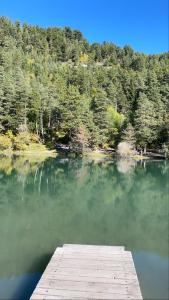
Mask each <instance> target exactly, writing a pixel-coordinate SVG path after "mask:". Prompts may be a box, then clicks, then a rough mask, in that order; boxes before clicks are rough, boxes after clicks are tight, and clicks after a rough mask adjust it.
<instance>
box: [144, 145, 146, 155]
mask: <svg viewBox="0 0 169 300" xmlns="http://www.w3.org/2000/svg"><path fill="white" fill-rule="evenodd" d="M146 153H147V148H146V146H144V154H146Z"/></svg>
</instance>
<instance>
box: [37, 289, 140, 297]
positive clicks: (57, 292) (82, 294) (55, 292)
mask: <svg viewBox="0 0 169 300" xmlns="http://www.w3.org/2000/svg"><path fill="white" fill-rule="evenodd" d="M36 292H37V294H42V295H49V296H57V297H58V296H61V297H64V298H69V299H75V298H84V299H113V300H118V299H119V300H126V299H133V300H136V299H137V300H140V299H142V298H141V295H140V294H139V293H135V292H133V293H132V294H127V293H126V294H121V293H120V291H119V292H118V293H113V294H112V293H108V292H106V294H105V293H99V292H86V291H70V290H56V289H50V288H47V289H46V288H39V287H37V289H36ZM31 299H33V298H31ZM46 299H48V297H47V298H46Z"/></svg>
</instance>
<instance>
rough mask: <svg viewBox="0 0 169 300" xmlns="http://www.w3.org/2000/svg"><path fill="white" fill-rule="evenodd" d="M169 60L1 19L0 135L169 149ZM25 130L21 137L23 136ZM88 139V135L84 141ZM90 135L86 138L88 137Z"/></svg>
mask: <svg viewBox="0 0 169 300" xmlns="http://www.w3.org/2000/svg"><path fill="white" fill-rule="evenodd" d="M168 84H169V54H168V53H163V54H159V55H145V54H143V53H136V52H134V50H133V49H132V48H131V47H130V46H128V45H126V46H125V47H124V48H120V47H117V46H116V45H114V44H113V43H107V42H104V43H103V44H98V43H94V44H92V45H91V44H89V43H88V42H87V40H86V39H85V38H84V37H83V35H82V33H81V32H80V31H78V30H72V29H71V28H69V27H65V28H55V27H53V28H47V29H45V28H40V27H38V26H30V25H28V24H20V22H15V23H12V22H11V21H10V20H9V19H7V18H5V17H1V18H0V134H1V135H3V136H4V135H5V134H6V133H7V132H8V131H12V133H13V134H14V135H17V134H19V133H20V132H21V131H22V132H23V131H26V132H29V133H31V134H32V133H33V134H36V135H37V136H38V137H39V139H40V140H41V141H42V142H44V143H45V144H50V145H53V146H54V145H55V144H56V143H58V142H61V143H65V144H71V143H73V141H75V140H76V137H77V136H78V135H79V134H80V136H81V138H80V140H81V142H82V143H83V141H82V140H83V136H85V137H84V143H85V145H88V146H89V147H91V148H94V147H103V148H104V147H116V145H117V143H118V142H120V141H123V140H126V139H127V137H129V139H131V142H132V144H134V145H133V146H134V147H138V148H143V147H158V148H162V147H164V145H168V144H169V118H168V110H169V88H168V86H169V85H168ZM21 129H22V130H21ZM82 132H83V134H82ZM84 133H85V134H84Z"/></svg>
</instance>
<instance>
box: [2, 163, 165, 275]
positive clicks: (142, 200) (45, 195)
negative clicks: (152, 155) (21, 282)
mask: <svg viewBox="0 0 169 300" xmlns="http://www.w3.org/2000/svg"><path fill="white" fill-rule="evenodd" d="M18 159H19V158H18ZM8 163H9V162H8ZM3 164H4V163H3ZM3 164H2V162H1V164H0V178H1V179H0V236H1V245H0V254H1V255H0V257H2V259H3V262H1V261H0V265H1V267H2V268H1V271H2V272H3V271H4V272H7V265H8V264H7V263H6V262H8V260H9V257H11V264H10V268H12V266H13V272H14V273H15V272H16V270H18V272H19V269H22V268H26V269H29V267H30V265H31V264H32V265H34V261H35V260H38V259H39V258H40V257H41V256H44V254H48V253H50V252H52V251H53V249H54V248H55V247H56V246H57V245H59V244H62V243H64V242H66V243H69V242H70V243H92V244H93V243H96V244H97V243H98V244H117V245H118V244H124V245H127V247H129V248H130V249H132V250H133V249H143V250H149V251H154V252H156V253H160V254H163V255H167V253H168V252H167V240H166V239H165V237H166V236H167V234H168V215H167V214H168V210H167V209H168V197H167V180H168V171H167V166H166V164H165V163H164V162H161V163H153V162H146V167H145V168H144V167H143V166H142V165H141V164H140V163H137V164H136V165H135V163H134V164H130V167H127V168H126V165H127V166H128V162H127V163H126V162H125V161H120V162H119V161H118V162H117V163H116V162H115V161H100V162H98V163H96V162H93V161H87V160H82V159H59V158H56V159H52V158H49V159H46V160H45V161H44V162H42V163H39V162H37V161H35V159H34V161H33V162H32V161H30V160H28V159H26V161H25V160H24V159H23V158H22V160H21V159H20V160H19V161H17V159H16V160H11V161H10V164H11V166H12V167H11V168H12V170H11V172H10V173H8V172H6V171H4V167H3V168H2V167H1V166H2V165H3ZM119 165H120V169H119ZM3 166H4V165H3ZM25 166H26V167H25ZM9 168H10V167H9V165H8V167H7V170H9ZM24 168H26V170H23V169H24ZM2 169H3V170H2ZM121 170H123V171H121ZM124 170H125V172H124ZM126 170H128V171H126ZM18 174H19V175H18ZM23 176H24V184H21V183H20V177H23ZM21 237H22V238H21ZM11 249H13V250H12V254H11ZM11 255H12V256H11ZM25 257H27V258H28V259H26V260H25ZM16 262H17V266H16ZM3 264H4V270H3Z"/></svg>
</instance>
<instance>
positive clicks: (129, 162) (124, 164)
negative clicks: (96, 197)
mask: <svg viewBox="0 0 169 300" xmlns="http://www.w3.org/2000/svg"><path fill="white" fill-rule="evenodd" d="M135 166H136V161H135V160H133V159H119V160H118V161H117V170H118V171H119V172H120V173H124V174H125V173H131V172H132V171H133V169H134V167H135Z"/></svg>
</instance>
